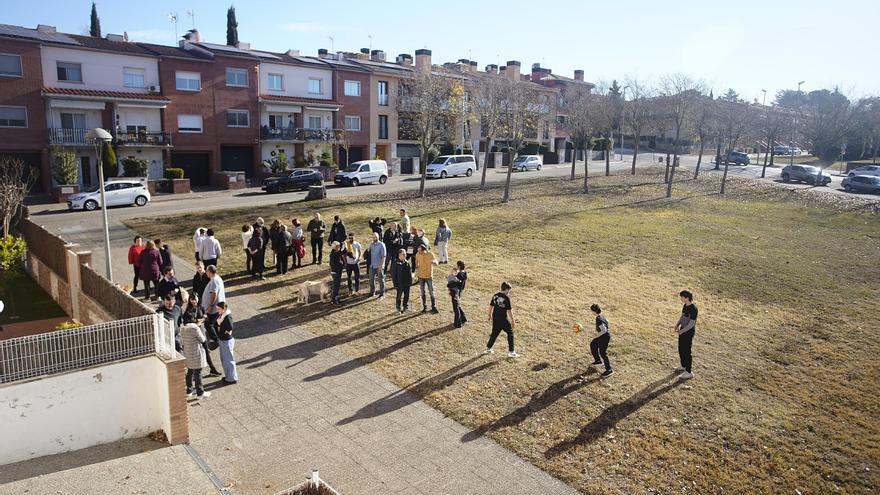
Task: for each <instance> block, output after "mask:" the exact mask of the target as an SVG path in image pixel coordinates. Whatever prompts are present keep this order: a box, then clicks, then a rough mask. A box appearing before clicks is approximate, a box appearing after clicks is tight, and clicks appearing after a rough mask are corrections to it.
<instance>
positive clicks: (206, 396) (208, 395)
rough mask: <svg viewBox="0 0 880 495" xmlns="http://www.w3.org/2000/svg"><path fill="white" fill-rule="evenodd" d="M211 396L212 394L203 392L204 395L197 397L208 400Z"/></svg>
mask: <svg viewBox="0 0 880 495" xmlns="http://www.w3.org/2000/svg"><path fill="white" fill-rule="evenodd" d="M210 396H211V392H202V395H199V396H197V398H199V399H207V398H208V397H210Z"/></svg>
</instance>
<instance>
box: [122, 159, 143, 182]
mask: <svg viewBox="0 0 880 495" xmlns="http://www.w3.org/2000/svg"><path fill="white" fill-rule="evenodd" d="M149 169H150V164H149V163H147V161H146V160H144V159H143V158H136V157H133V156H128V157H125V158H123V159H122V174H123V175H124V176H126V177H146V176H147V173H148V172H149Z"/></svg>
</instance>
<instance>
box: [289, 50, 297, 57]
mask: <svg viewBox="0 0 880 495" xmlns="http://www.w3.org/2000/svg"><path fill="white" fill-rule="evenodd" d="M287 56H288V57H299V50H287Z"/></svg>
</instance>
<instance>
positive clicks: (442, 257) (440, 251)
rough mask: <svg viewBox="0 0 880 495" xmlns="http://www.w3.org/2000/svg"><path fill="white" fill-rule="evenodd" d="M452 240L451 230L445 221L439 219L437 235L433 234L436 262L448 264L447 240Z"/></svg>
mask: <svg viewBox="0 0 880 495" xmlns="http://www.w3.org/2000/svg"><path fill="white" fill-rule="evenodd" d="M451 238H452V229H450V228H449V226H448V225H446V219H444V218H441V219H440V225H439V226H438V227H437V233H436V234H434V246H436V247H437V262H438V263H442V264H446V263H449V239H451Z"/></svg>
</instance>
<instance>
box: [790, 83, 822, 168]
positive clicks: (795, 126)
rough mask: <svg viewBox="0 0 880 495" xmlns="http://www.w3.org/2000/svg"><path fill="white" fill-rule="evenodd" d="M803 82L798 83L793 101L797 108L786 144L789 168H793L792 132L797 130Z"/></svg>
mask: <svg viewBox="0 0 880 495" xmlns="http://www.w3.org/2000/svg"><path fill="white" fill-rule="evenodd" d="M805 82H806V81H799V82H798V89H797V93H796V94H795V98H797V99H796V100H795V101H796V102H797V104H796V105H797V108H796V109H795V111H794V125H793V126H792V127H791V140H790V141H789V142H788V156H789V159H788V165H789V166H794V131H795V129H797V125H798V112H799V111H800V108H801V84H803V83H805ZM820 173H821V169H820Z"/></svg>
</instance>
